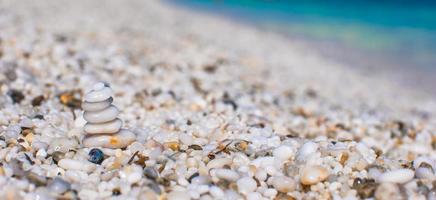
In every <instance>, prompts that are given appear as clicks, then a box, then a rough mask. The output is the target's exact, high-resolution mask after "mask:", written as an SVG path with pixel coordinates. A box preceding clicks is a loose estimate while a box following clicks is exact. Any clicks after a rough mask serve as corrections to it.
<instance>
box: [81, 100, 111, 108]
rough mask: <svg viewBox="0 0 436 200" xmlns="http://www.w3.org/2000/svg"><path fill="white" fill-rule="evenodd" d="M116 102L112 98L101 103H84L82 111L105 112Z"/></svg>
mask: <svg viewBox="0 0 436 200" xmlns="http://www.w3.org/2000/svg"><path fill="white" fill-rule="evenodd" d="M113 101H114V99H113V98H112V97H109V99H106V100H104V101H100V102H87V101H84V102H82V109H83V110H84V111H99V110H103V109H105V108H107V107H109V106H110V105H111V103H112V102H113Z"/></svg>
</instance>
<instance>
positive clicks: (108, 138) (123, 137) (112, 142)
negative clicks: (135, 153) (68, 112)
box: [83, 129, 136, 148]
mask: <svg viewBox="0 0 436 200" xmlns="http://www.w3.org/2000/svg"><path fill="white" fill-rule="evenodd" d="M135 138H136V137H135V134H133V133H132V132H130V131H129V130H127V129H121V131H119V132H118V133H116V134H113V135H93V136H88V137H86V138H85V139H83V146H84V147H105V148H124V147H127V146H129V144H131V143H132V142H134V141H135Z"/></svg>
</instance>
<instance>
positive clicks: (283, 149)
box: [273, 145, 294, 161]
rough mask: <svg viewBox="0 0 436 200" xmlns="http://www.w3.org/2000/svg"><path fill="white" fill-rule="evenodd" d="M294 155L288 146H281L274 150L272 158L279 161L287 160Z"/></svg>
mask: <svg viewBox="0 0 436 200" xmlns="http://www.w3.org/2000/svg"><path fill="white" fill-rule="evenodd" d="M293 155H294V153H293V151H292V148H291V147H290V146H286V145H281V146H279V147H277V148H275V149H274V151H273V156H274V158H277V159H279V160H280V161H285V160H289V159H290V158H291V157H292V156H293Z"/></svg>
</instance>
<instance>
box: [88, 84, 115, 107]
mask: <svg viewBox="0 0 436 200" xmlns="http://www.w3.org/2000/svg"><path fill="white" fill-rule="evenodd" d="M97 84H98V83H97ZM112 93H113V92H112V89H111V88H110V87H103V88H101V89H98V90H94V89H93V90H91V91H90V92H89V93H87V94H86V95H85V101H87V102H91V103H94V102H101V101H104V100H107V99H109V98H110V97H111V96H112Z"/></svg>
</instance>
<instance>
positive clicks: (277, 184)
mask: <svg viewBox="0 0 436 200" xmlns="http://www.w3.org/2000/svg"><path fill="white" fill-rule="evenodd" d="M272 185H273V187H274V188H275V189H276V190H278V191H280V192H283V193H288V192H292V191H294V190H295V188H296V187H297V183H296V182H295V181H294V179H292V178H289V177H286V176H274V177H273V178H272Z"/></svg>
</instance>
